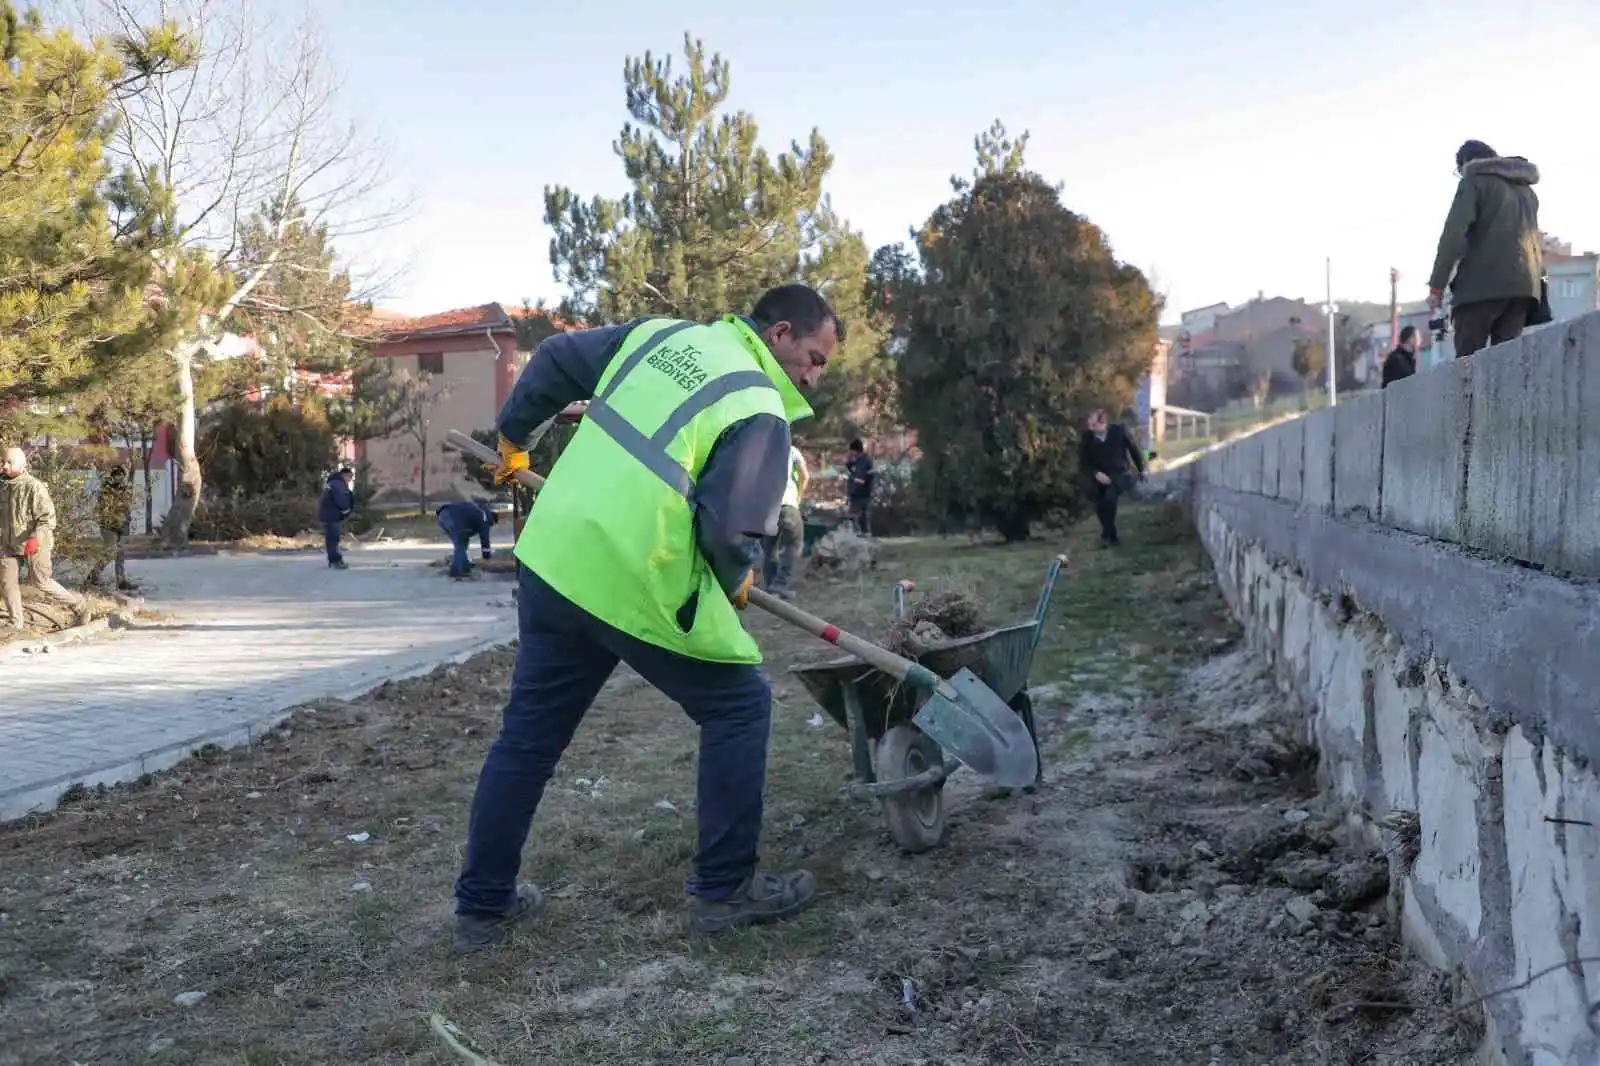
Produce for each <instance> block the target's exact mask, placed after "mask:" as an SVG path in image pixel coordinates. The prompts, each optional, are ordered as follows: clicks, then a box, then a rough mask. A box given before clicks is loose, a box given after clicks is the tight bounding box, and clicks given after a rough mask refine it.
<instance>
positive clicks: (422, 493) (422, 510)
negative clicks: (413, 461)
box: [417, 422, 428, 518]
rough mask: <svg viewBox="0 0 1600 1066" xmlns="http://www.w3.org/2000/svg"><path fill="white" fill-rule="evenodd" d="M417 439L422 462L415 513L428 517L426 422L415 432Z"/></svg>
mask: <svg viewBox="0 0 1600 1066" xmlns="http://www.w3.org/2000/svg"><path fill="white" fill-rule="evenodd" d="M417 439H418V441H419V442H421V444H422V462H421V464H419V470H420V472H421V477H422V482H421V484H420V486H419V487H418V489H417V513H418V514H420V515H421V516H422V517H424V518H426V517H428V423H427V422H423V423H422V431H421V432H420V433H418V434H417Z"/></svg>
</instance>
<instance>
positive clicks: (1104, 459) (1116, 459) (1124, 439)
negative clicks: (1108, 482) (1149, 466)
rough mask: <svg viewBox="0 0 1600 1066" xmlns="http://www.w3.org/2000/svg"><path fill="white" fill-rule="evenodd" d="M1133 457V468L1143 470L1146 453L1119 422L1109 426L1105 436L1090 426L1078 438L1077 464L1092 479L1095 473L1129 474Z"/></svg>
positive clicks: (1124, 475) (1115, 475) (1122, 475)
mask: <svg viewBox="0 0 1600 1066" xmlns="http://www.w3.org/2000/svg"><path fill="white" fill-rule="evenodd" d="M1130 459H1131V460H1132V461H1133V468H1134V469H1135V470H1137V471H1139V473H1141V474H1142V473H1144V453H1143V452H1141V451H1140V450H1139V446H1138V445H1137V444H1135V443H1134V442H1133V437H1131V436H1130V435H1129V434H1128V431H1127V430H1126V429H1124V428H1122V425H1121V424H1120V423H1117V422H1113V423H1111V424H1110V425H1109V426H1107V427H1106V439H1105V440H1101V439H1100V438H1099V437H1096V436H1095V435H1094V432H1093V431H1092V430H1087V429H1086V430H1084V431H1083V435H1082V436H1080V437H1079V438H1078V466H1079V467H1080V468H1081V469H1082V470H1083V476H1084V478H1085V479H1092V478H1093V477H1094V476H1095V475H1096V474H1104V475H1106V476H1107V477H1109V478H1111V479H1112V480H1113V481H1114V480H1116V479H1117V478H1119V477H1126V476H1127V473H1128V461H1129V460H1130Z"/></svg>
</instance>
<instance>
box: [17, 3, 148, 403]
mask: <svg viewBox="0 0 1600 1066" xmlns="http://www.w3.org/2000/svg"><path fill="white" fill-rule="evenodd" d="M0 56H3V58H4V60H5V63H4V65H3V66H0V403H3V402H4V401H30V402H31V401H33V400H37V399H40V398H47V397H55V396H61V395H63V394H66V393H70V392H75V391H79V390H82V389H85V388H88V387H91V386H92V385H93V384H94V382H95V381H96V380H97V378H101V377H103V376H104V375H105V374H106V373H107V372H108V367H110V366H112V365H114V364H115V362H116V360H117V359H118V358H121V357H123V356H125V355H126V354H127V352H126V349H125V348H124V347H122V346H119V345H117V344H112V343H108V342H109V341H111V340H114V339H116V338H120V337H126V336H129V335H134V334H136V333H138V332H139V330H140V329H141V327H142V326H143V325H144V323H145V321H146V319H145V310H144V301H145V284H146V282H147V281H148V280H149V278H150V259H149V255H148V252H149V249H150V248H151V247H153V246H154V243H155V238H156V236H157V235H158V233H159V229H160V225H161V219H162V212H163V207H164V205H163V204H162V203H161V202H160V186H159V184H157V183H152V185H151V186H150V187H149V188H148V190H140V191H139V193H138V194H137V195H136V191H135V189H134V187H133V186H132V184H131V183H128V182H125V181H122V180H120V177H119V176H118V175H115V174H113V173H112V170H111V167H110V165H109V164H108V162H107V160H106V157H105V155H104V153H103V147H104V144H105V141H106V138H107V137H108V136H109V135H110V133H111V130H112V122H111V119H110V117H109V111H108V104H109V102H110V99H111V96H112V94H113V93H115V92H118V91H121V90H122V89H123V88H125V87H126V86H127V85H128V84H129V83H130V82H131V81H133V80H137V79H138V78H140V77H142V76H143V72H142V71H141V70H139V69H136V68H135V69H125V68H124V66H123V64H122V62H121V61H120V60H119V59H118V57H117V56H116V54H115V53H114V51H113V48H112V45H110V44H105V43H96V44H93V45H87V44H84V43H82V42H80V41H78V40H75V39H74V38H73V37H72V36H71V35H70V34H69V33H67V32H66V31H65V30H61V29H55V30H52V29H49V28H47V27H46V26H45V25H44V23H43V21H42V20H41V18H40V17H39V15H38V14H37V12H33V11H30V12H29V13H28V14H27V15H26V16H24V17H21V18H19V17H18V16H17V14H16V11H15V9H14V8H13V7H12V6H11V4H10V3H9V2H7V0H0ZM156 61H157V62H160V61H162V60H159V59H158V60H156Z"/></svg>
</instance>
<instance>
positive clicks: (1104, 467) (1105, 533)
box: [1078, 408, 1144, 548]
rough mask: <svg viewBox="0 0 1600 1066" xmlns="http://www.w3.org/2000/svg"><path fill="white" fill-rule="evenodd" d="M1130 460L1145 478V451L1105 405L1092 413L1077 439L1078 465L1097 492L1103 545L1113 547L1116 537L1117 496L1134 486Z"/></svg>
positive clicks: (1096, 497) (1097, 511)
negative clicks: (1105, 408) (1107, 414)
mask: <svg viewBox="0 0 1600 1066" xmlns="http://www.w3.org/2000/svg"><path fill="white" fill-rule="evenodd" d="M1129 460H1132V466H1133V468H1134V469H1135V470H1137V471H1138V472H1139V479H1140V480H1141V481H1142V480H1143V479H1144V453H1143V452H1141V451H1140V450H1139V446H1138V445H1137V444H1135V443H1134V442H1133V437H1132V436H1131V435H1129V433H1128V431H1127V430H1126V429H1124V428H1123V427H1122V424H1121V423H1120V422H1111V421H1110V420H1109V419H1107V417H1106V413H1105V411H1104V409H1101V408H1096V409H1095V411H1094V412H1093V413H1091V414H1090V415H1089V422H1088V426H1087V428H1085V429H1084V431H1083V435H1082V436H1081V437H1080V438H1079V439H1078V466H1079V468H1080V469H1081V470H1082V471H1083V477H1084V480H1085V481H1086V482H1087V483H1088V485H1089V486H1090V491H1091V492H1092V493H1093V494H1094V513H1095V516H1096V517H1097V518H1099V519H1100V546H1101V547H1102V548H1113V547H1116V545H1118V544H1120V543H1121V541H1120V540H1119V539H1118V537H1117V499H1118V497H1120V496H1121V495H1122V494H1123V493H1124V492H1127V491H1129V490H1130V489H1132V488H1133V476H1132V475H1131V474H1129V473H1128V467H1129Z"/></svg>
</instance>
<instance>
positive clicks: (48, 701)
mask: <svg viewBox="0 0 1600 1066" xmlns="http://www.w3.org/2000/svg"><path fill="white" fill-rule="evenodd" d="M440 555H441V549H439V548H437V547H421V546H404V547H371V548H365V549H362V550H360V551H354V552H351V553H349V556H348V558H349V562H350V564H351V568H350V569H349V570H347V571H344V572H340V573H333V572H330V571H329V570H328V569H327V568H326V566H325V565H324V564H323V561H322V559H321V557H320V556H319V555H310V554H300V553H284V554H265V553H264V554H259V555H218V556H210V557H198V558H189V559H163V560H147V561H138V562H133V563H130V564H129V568H130V570H132V571H133V572H134V576H135V577H137V578H138V579H139V580H140V581H141V582H142V583H143V584H145V586H146V589H147V595H146V604H147V606H148V607H149V608H151V609H152V610H154V611H158V612H161V613H162V614H163V615H170V616H171V619H170V620H168V621H163V622H161V623H159V624H158V625H156V626H153V627H149V628H144V627H141V628H137V629H129V630H116V631H108V632H106V633H103V634H100V635H98V636H96V637H95V638H93V639H92V640H90V641H87V642H85V643H82V644H73V645H68V646H65V647H60V648H57V649H55V650H54V651H53V652H52V653H51V654H50V655H48V656H37V655H34V656H21V655H7V656H5V657H3V658H0V819H3V818H14V817H17V816H19V815H22V814H24V813H26V812H27V811H29V810H31V809H38V808H48V807H50V806H52V805H53V804H54V803H55V800H56V798H57V797H58V796H59V795H60V793H61V792H62V791H63V790H65V789H66V788H67V786H68V785H70V784H72V783H73V782H74V781H80V780H81V781H84V782H86V783H90V784H94V783H101V782H105V783H110V782H114V781H122V780H129V779H131V778H134V777H137V776H139V774H140V773H143V772H146V770H154V769H159V768H164V767H165V766H169V765H171V764H172V763H173V762H175V761H177V759H178V758H180V757H181V756H182V755H184V754H186V753H187V752H188V751H189V750H190V749H192V748H194V747H198V746H199V745H201V744H204V743H207V742H208V741H211V742H217V743H224V744H236V743H243V742H244V741H246V740H247V739H248V737H249V735H250V734H251V733H252V732H260V731H261V730H262V729H264V728H266V727H267V726H268V725H269V724H270V723H271V722H272V721H274V720H275V719H276V718H277V717H278V716H280V715H281V714H282V713H283V712H285V711H286V710H288V709H289V708H291V707H294V706H297V705H299V704H302V703H306V702H309V701H311V700H316V699H326V698H330V697H335V698H336V697H341V696H352V695H355V694H357V693H360V692H364V691H366V690H367V689H370V688H372V687H375V686H376V685H378V684H379V683H381V682H382V681H385V680H388V679H390V678H394V677H401V676H406V675H410V674H415V673H419V672H425V671H427V670H429V669H431V668H432V667H434V666H436V665H438V664H439V663H441V662H445V661H447V660H450V659H454V658H457V657H460V656H462V655H464V654H467V653H469V652H472V651H474V650H477V649H480V648H483V647H487V646H489V645H490V644H493V643H499V642H508V641H510V640H511V639H512V638H513V637H514V636H515V634H516V614H515V610H514V608H512V607H510V606H509V604H510V603H511V597H510V588H511V587H510V584H509V582H508V581H506V580H505V579H502V578H492V577H488V576H485V577H483V578H480V579H479V580H476V581H468V582H460V583H458V582H453V581H448V580H446V579H445V578H444V577H443V576H441V575H440V574H439V572H438V571H437V570H434V569H430V568H429V567H428V565H427V564H428V563H430V562H431V561H433V560H434V559H436V558H438V557H439V556H440ZM395 564H398V565H395Z"/></svg>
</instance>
